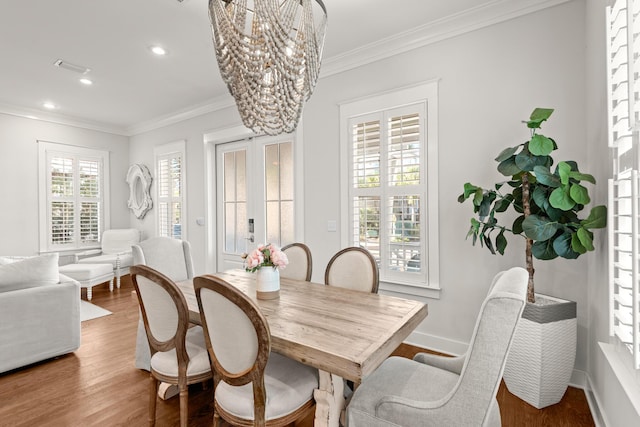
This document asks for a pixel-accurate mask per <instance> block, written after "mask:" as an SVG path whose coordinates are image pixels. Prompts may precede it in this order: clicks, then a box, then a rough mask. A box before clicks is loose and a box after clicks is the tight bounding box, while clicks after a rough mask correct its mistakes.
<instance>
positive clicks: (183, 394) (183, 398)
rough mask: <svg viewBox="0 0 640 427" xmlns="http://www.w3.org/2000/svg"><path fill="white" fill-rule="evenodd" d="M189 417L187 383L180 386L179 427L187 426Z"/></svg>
mask: <svg viewBox="0 0 640 427" xmlns="http://www.w3.org/2000/svg"><path fill="white" fill-rule="evenodd" d="M188 419H189V389H188V388H187V385H186V384H185V385H181V386H180V427H187V424H188V423H187V420H188Z"/></svg>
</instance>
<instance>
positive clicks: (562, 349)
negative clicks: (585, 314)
mask: <svg viewBox="0 0 640 427" xmlns="http://www.w3.org/2000/svg"><path fill="white" fill-rule="evenodd" d="M536 300H537V301H539V300H547V302H546V303H545V304H543V305H539V304H530V303H527V305H526V307H525V309H524V312H523V313H522V319H521V320H520V322H519V323H518V328H517V330H516V334H515V337H514V340H513V343H512V345H511V349H510V350H509V355H508V358H507V363H506V366H505V369H504V375H503V378H504V381H505V384H506V386H507V389H508V390H509V391H510V392H511V393H513V394H514V395H516V396H518V397H519V398H521V399H522V400H524V401H525V402H527V403H529V404H530V405H532V406H534V407H536V408H538V409H540V408H544V407H546V406H550V405H553V404H555V403H558V402H559V401H560V400H561V399H562V397H563V396H564V393H565V391H566V390H567V387H568V385H569V380H570V379H571V374H572V372H573V366H574V363H575V359H576V341H577V320H576V303H575V302H574V301H567V300H561V299H558V298H553V297H549V296H545V295H536Z"/></svg>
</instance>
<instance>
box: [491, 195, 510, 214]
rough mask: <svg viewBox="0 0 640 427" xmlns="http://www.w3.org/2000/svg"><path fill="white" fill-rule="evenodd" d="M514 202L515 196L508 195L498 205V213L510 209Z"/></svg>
mask: <svg viewBox="0 0 640 427" xmlns="http://www.w3.org/2000/svg"><path fill="white" fill-rule="evenodd" d="M512 200H513V196H512V195H511V194H507V195H506V196H505V197H504V198H503V199H501V200H500V201H499V202H497V203H496V206H495V210H496V212H504V211H506V210H507V209H509V206H511V201H512Z"/></svg>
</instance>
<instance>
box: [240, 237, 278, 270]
mask: <svg viewBox="0 0 640 427" xmlns="http://www.w3.org/2000/svg"><path fill="white" fill-rule="evenodd" d="M242 258H243V259H244V267H245V270H247V271H250V272H252V273H253V272H255V271H256V270H260V269H261V268H262V267H272V268H274V269H276V268H279V269H282V268H285V267H286V266H287V264H289V259H288V258H287V254H285V253H284V252H282V251H281V250H280V248H278V247H277V246H275V245H273V244H271V243H269V244H266V245H259V246H258V247H257V248H256V249H254V250H253V251H251V253H248V254H242Z"/></svg>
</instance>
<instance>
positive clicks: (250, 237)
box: [245, 234, 254, 243]
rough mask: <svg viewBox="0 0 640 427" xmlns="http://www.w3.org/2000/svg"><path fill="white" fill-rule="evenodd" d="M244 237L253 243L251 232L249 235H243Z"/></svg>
mask: <svg viewBox="0 0 640 427" xmlns="http://www.w3.org/2000/svg"><path fill="white" fill-rule="evenodd" d="M245 239H247V240H248V241H250V242H251V243H253V241H254V238H253V234H252V235H250V236H249V237H245Z"/></svg>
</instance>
